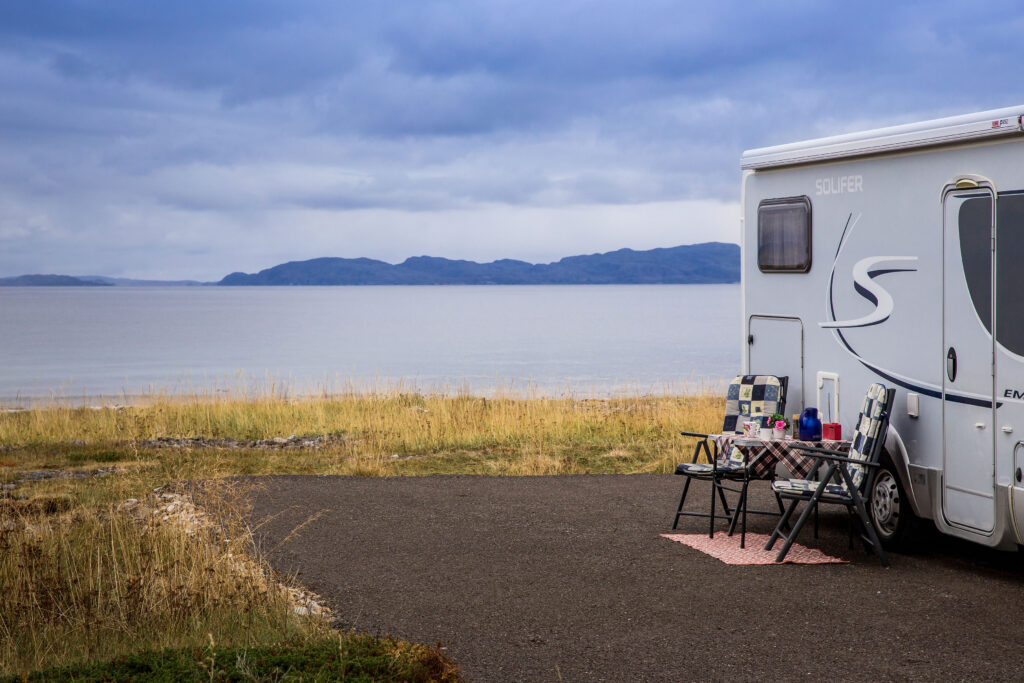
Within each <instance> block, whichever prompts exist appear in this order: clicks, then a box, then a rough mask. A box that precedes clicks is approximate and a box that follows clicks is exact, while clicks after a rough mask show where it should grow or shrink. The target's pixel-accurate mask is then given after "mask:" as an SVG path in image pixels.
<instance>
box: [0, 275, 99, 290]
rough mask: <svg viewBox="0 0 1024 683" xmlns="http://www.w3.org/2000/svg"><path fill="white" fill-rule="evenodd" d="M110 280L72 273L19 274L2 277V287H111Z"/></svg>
mask: <svg viewBox="0 0 1024 683" xmlns="http://www.w3.org/2000/svg"><path fill="white" fill-rule="evenodd" d="M109 286H110V283H108V282H94V281H92V280H86V279H84V278H80V277H72V276H70V275H18V276H17V277H0V287H109Z"/></svg>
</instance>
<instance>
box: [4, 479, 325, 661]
mask: <svg viewBox="0 0 1024 683" xmlns="http://www.w3.org/2000/svg"><path fill="white" fill-rule="evenodd" d="M69 498H72V497H71V496H65V497H63V498H58V499H57V500H64V499H69ZM53 500H54V498H53V497H52V496H51V497H45V496H36V497H35V498H31V499H29V500H27V501H24V502H22V501H0V582H2V584H3V586H4V589H3V590H2V591H0V662H2V666H0V671H3V672H8V673H11V672H17V671H26V670H31V669H35V668H40V667H43V666H48V665H54V664H64V663H67V662H72V661H77V660H86V659H97V658H99V659H103V658H109V657H113V656H115V655H118V654H122V653H125V652H133V651H138V650H150V649H161V648H165V647H181V646H186V645H195V644H197V643H201V642H203V641H204V640H206V639H208V638H209V637H210V635H211V634H216V636H217V638H218V641H220V642H227V643H231V644H236V645H255V644H259V643H263V642H267V641H274V640H279V639H282V638H286V639H293V640H294V639H296V638H302V637H314V636H316V635H317V634H319V635H321V636H322V635H324V634H325V633H326V632H327V631H328V627H327V624H326V623H325V622H324V621H322V620H320V619H316V618H309V617H300V616H299V615H298V614H296V613H295V612H294V611H293V609H292V608H291V606H290V605H289V602H288V600H287V596H286V595H285V594H284V593H283V592H282V591H281V590H280V589H279V588H278V586H277V585H276V584H274V583H273V582H271V581H269V580H268V579H267V578H266V575H265V574H264V573H263V572H262V571H260V568H259V567H258V565H256V564H255V562H254V560H253V555H252V552H251V537H250V536H249V534H248V533H247V530H246V529H245V527H244V525H243V524H242V523H241V518H240V516H239V510H238V509H231V508H229V507H227V506H225V507H224V509H223V510H218V513H220V514H218V522H220V524H219V525H218V526H217V527H213V526H205V527H204V526H192V527H191V528H185V527H182V526H181V525H180V524H178V523H176V522H175V521H174V520H171V521H164V520H163V519H162V517H161V516H160V515H147V517H146V518H144V519H136V518H135V517H134V516H133V513H136V514H137V512H138V510H134V511H122V510H118V509H117V507H115V506H114V505H112V504H107V505H92V506H90V505H81V504H80V505H75V504H74V503H73V502H72V503H70V504H69V503H66V502H62V503H60V504H57V505H54V504H52V502H53ZM222 500H225V501H226V500H229V497H225V498H222Z"/></svg>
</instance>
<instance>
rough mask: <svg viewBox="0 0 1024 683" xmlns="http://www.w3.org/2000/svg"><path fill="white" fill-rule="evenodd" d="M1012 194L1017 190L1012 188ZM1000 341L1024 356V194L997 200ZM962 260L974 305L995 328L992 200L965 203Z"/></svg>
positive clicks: (988, 328) (989, 328)
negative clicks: (1023, 309)
mask: <svg viewBox="0 0 1024 683" xmlns="http://www.w3.org/2000/svg"><path fill="white" fill-rule="evenodd" d="M1011 192H1012V191H1011ZM996 217H997V220H998V225H997V226H996V327H997V330H996V341H998V342H999V345H1000V346H1002V347H1003V348H1004V349H1006V350H1007V351H1010V352H1011V353H1014V354H1016V355H1018V356H1024V315H1020V313H1019V311H1020V293H1021V292H1022V291H1024V268H1021V266H1020V264H1021V263H1024V194H1016V193H1013V194H1011V193H1010V192H1007V193H1005V194H1000V195H999V199H998V200H996ZM958 222H959V229H960V230H959V232H960V235H959V237H960V260H961V262H962V263H963V267H964V277H965V279H966V280H967V289H968V291H969V292H970V294H971V303H973V304H974V310H975V312H976V313H977V314H978V319H979V320H980V321H981V323H982V324H983V325H984V326H985V331H986V332H988V333H990V334H991V332H992V323H991V320H992V315H991V306H992V294H991V288H992V252H991V248H992V246H991V245H992V200H991V198H989V197H971V198H968V199H966V200H965V201H964V203H963V204H962V205H961V206H960V212H959V221H958Z"/></svg>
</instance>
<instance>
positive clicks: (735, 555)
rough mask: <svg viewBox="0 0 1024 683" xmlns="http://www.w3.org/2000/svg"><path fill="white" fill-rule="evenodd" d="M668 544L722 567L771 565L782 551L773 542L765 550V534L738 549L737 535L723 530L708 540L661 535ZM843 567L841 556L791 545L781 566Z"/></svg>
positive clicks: (701, 536)
mask: <svg viewBox="0 0 1024 683" xmlns="http://www.w3.org/2000/svg"><path fill="white" fill-rule="evenodd" d="M661 535H662V536H663V537H664V538H667V539H669V540H670V541H678V542H679V543H682V544H684V545H688V546H690V547H691V548H696V549H697V550H699V551H701V552H702V553H707V554H708V555H710V556H711V557H715V558H718V559H719V560H721V561H722V562H725V563H726V564H775V557H776V556H777V555H778V554H779V550H781V549H782V544H783V542H784V541H783V540H782V539H779V540H778V541H776V542H775V548H774V549H772V550H765V549H764V546H765V544H766V543H768V535H767V534H747V544H746V545H747V547H746V548H740V535H739V534H738V533H736V534H733V535H732V536H729V535H728V534H727V533H726V532H724V531H719V532H717V533H715V537H714V538H708V535H707V534H661ZM786 562H792V563H793V564H847V562H848V560H844V559H843V558H841V557H832V556H831V555H826V554H825V553H823V552H821V551H820V550H817V549H816V548H808V547H806V546H802V545H800V544H799V543H794V544H793V547H791V548H790V549H789V553H787V554H786V559H785V560H783V564H785V563H786Z"/></svg>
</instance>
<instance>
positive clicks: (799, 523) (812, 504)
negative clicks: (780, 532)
mask: <svg viewBox="0 0 1024 683" xmlns="http://www.w3.org/2000/svg"><path fill="white" fill-rule="evenodd" d="M818 498H820V495H818V492H817V491H815V492H814V495H813V496H811V499H810V500H808V501H807V507H806V508H804V511H803V512H802V513H800V517H799V518H797V520H796V524H795V525H793V530H792V531H790V532H789V535H788V536H786V542H785V543H784V544H783V546H782V550H780V551H779V554H778V555H776V556H775V561H776V562H782V561H783V560H784V559H786V554H787V553H788V552H789V549H790V548H791V547H793V542H794V541H796V537H797V536H799V535H800V529H802V528H803V526H804V523H805V522H806V521H807V518H808V517H810V515H811V512H812V511H813V510H814V509H815V508H817V507H818Z"/></svg>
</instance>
